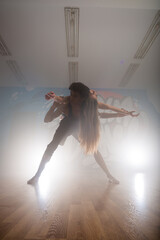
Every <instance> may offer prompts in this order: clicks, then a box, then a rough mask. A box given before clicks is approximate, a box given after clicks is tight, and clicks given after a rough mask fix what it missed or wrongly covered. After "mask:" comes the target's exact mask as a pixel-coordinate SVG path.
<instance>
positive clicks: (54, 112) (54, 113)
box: [44, 102, 62, 123]
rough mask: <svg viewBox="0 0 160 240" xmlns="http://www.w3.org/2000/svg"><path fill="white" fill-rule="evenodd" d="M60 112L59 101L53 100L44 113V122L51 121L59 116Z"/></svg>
mask: <svg viewBox="0 0 160 240" xmlns="http://www.w3.org/2000/svg"><path fill="white" fill-rule="evenodd" d="M61 114H62V107H61V105H60V104H59V103H57V102H54V103H53V105H52V106H51V108H50V109H49V111H48V112H47V114H46V115H45V118H44V122H45V123H48V122H51V121H52V120H53V119H55V118H57V117H59V116H60V115H61Z"/></svg>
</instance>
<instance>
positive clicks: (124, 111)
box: [121, 108, 140, 117]
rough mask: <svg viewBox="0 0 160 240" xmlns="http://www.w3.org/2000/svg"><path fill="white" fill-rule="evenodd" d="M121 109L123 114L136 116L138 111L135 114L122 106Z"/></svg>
mask: <svg viewBox="0 0 160 240" xmlns="http://www.w3.org/2000/svg"><path fill="white" fill-rule="evenodd" d="M121 110H122V111H123V112H122V114H125V115H130V116H131V117H138V116H139V114H140V113H137V114H134V113H135V111H130V112H129V111H127V110H125V109H124V108H121Z"/></svg>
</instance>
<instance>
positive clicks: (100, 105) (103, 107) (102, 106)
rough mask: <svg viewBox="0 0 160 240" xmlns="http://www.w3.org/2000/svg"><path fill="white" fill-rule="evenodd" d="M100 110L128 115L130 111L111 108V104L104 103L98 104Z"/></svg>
mask: <svg viewBox="0 0 160 240" xmlns="http://www.w3.org/2000/svg"><path fill="white" fill-rule="evenodd" d="M98 108H100V109H104V110H112V111H114V112H119V113H127V112H128V111H126V110H124V109H120V108H117V107H114V106H111V105H109V104H105V103H102V102H98Z"/></svg>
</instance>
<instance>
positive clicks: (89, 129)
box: [27, 82, 138, 184]
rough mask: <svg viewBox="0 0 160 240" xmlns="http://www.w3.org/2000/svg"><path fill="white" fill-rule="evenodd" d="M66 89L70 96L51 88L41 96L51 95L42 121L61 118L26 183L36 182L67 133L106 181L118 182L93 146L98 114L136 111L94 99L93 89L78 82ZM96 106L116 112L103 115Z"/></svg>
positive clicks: (123, 113) (97, 132) (97, 133)
mask: <svg viewBox="0 0 160 240" xmlns="http://www.w3.org/2000/svg"><path fill="white" fill-rule="evenodd" d="M69 89H70V96H67V97H60V96H56V95H55V94H54V93H53V92H49V93H48V94H46V96H45V97H46V99H51V98H53V99H54V100H55V101H54V103H53V105H52V106H51V108H50V109H49V111H48V112H47V114H46V116H45V118H44V122H51V121H52V120H53V119H55V118H57V117H59V116H60V115H63V119H62V120H61V121H60V124H59V127H58V128H57V130H56V132H55V134H54V137H53V139H52V141H51V142H50V143H49V144H48V145H47V148H46V150H45V152H44V154H43V157H42V160H41V162H40V165H39V168H38V170H37V172H36V174H35V175H34V176H33V177H32V178H31V179H30V180H29V181H28V182H27V183H28V184H35V183H37V181H38V179H39V177H40V175H41V173H42V171H43V169H44V167H45V165H46V163H47V162H48V161H49V160H50V159H51V157H52V154H53V153H54V151H55V150H56V149H57V147H58V146H59V145H60V144H61V143H62V142H63V143H64V141H65V139H66V138H67V137H68V136H70V135H73V136H74V137H75V138H76V139H77V140H78V141H79V142H80V145H81V147H82V148H83V149H84V151H85V153H86V154H88V153H89V154H93V155H94V158H95V160H96V162H97V163H98V164H99V166H100V167H101V168H102V169H103V171H104V172H105V174H106V175H107V177H108V179H109V181H110V182H112V183H115V184H118V183H119V181H118V180H117V179H115V178H114V177H113V176H112V175H111V173H110V172H109V170H108V168H107V166H106V164H105V162H104V160H103V157H102V155H101V154H100V152H99V151H98V150H97V148H98V143H99V138H100V122H99V117H103V118H104V117H107V118H108V117H109V116H110V117H122V116H126V115H130V116H133V117H135V116H138V115H134V111H131V112H128V111H126V110H124V109H119V108H116V107H114V106H110V105H107V104H103V103H101V102H98V101H97V95H96V92H95V91H93V90H90V89H89V88H88V87H87V86H85V85H84V84H82V83H80V82H76V83H72V84H71V85H70V87H69ZM98 108H100V109H110V110H113V111H115V112H117V113H114V115H113V114H112V115H107V114H106V115H105V113H98ZM108 114H110V113H108Z"/></svg>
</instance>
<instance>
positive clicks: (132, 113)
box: [129, 111, 140, 117]
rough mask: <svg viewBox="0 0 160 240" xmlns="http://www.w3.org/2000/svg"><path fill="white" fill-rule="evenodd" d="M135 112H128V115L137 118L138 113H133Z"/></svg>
mask: <svg viewBox="0 0 160 240" xmlns="http://www.w3.org/2000/svg"><path fill="white" fill-rule="evenodd" d="M134 112H135V111H131V112H129V115H130V116H132V117H138V116H139V114H140V113H137V114H136V113H134Z"/></svg>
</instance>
